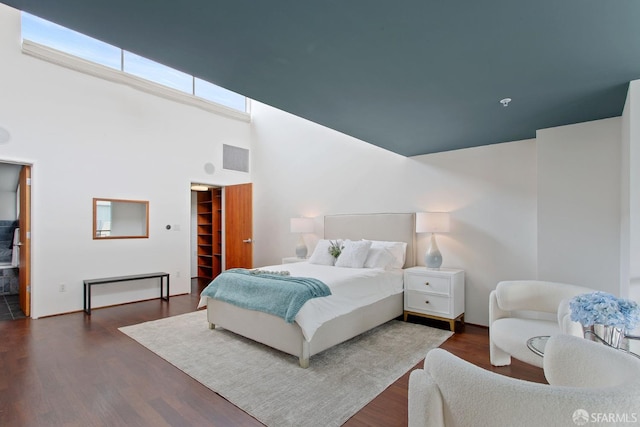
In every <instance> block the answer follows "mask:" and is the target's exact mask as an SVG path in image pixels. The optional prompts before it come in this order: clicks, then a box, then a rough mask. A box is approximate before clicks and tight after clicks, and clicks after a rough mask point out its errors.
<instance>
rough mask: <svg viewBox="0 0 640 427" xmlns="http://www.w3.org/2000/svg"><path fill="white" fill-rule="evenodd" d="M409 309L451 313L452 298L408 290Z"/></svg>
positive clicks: (438, 313)
mask: <svg viewBox="0 0 640 427" xmlns="http://www.w3.org/2000/svg"><path fill="white" fill-rule="evenodd" d="M407 310H415V311H418V312H423V313H431V314H435V315H439V316H443V317H444V316H447V315H451V298H449V297H446V296H439V295H433V294H425V293H423V292H416V291H407Z"/></svg>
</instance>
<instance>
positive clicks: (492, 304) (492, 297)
mask: <svg viewBox="0 0 640 427" xmlns="http://www.w3.org/2000/svg"><path fill="white" fill-rule="evenodd" d="M504 317H511V313H510V312H509V311H505V310H502V309H501V308H500V306H499V305H498V295H497V293H496V291H495V290H493V291H491V293H490V294H489V327H491V324H492V323H493V322H494V321H495V320H498V319H502V318H504Z"/></svg>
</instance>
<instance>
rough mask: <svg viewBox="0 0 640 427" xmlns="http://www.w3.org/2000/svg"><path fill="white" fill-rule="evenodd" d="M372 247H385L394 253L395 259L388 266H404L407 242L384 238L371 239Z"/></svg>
mask: <svg viewBox="0 0 640 427" xmlns="http://www.w3.org/2000/svg"><path fill="white" fill-rule="evenodd" d="M370 242H371V247H372V248H385V249H387V250H388V251H389V252H391V254H392V255H393V258H394V261H393V262H392V263H391V264H390V265H388V266H387V268H402V267H404V261H405V256H406V253H407V244H406V243H405V242H387V241H384V240H370Z"/></svg>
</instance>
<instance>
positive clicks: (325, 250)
mask: <svg viewBox="0 0 640 427" xmlns="http://www.w3.org/2000/svg"><path fill="white" fill-rule="evenodd" d="M329 246H331V242H330V241H329V240H325V239H322V240H319V241H318V244H317V245H316V248H315V249H314V250H313V253H312V254H311V256H310V257H309V263H310V264H319V265H333V264H334V263H335V262H336V259H335V258H334V257H333V255H331V254H330V253H329Z"/></svg>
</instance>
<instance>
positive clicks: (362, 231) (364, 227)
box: [324, 213, 416, 268]
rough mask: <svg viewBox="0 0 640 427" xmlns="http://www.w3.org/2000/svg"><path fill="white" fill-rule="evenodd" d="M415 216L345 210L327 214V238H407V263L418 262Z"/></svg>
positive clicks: (389, 239)
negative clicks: (335, 213)
mask: <svg viewBox="0 0 640 427" xmlns="http://www.w3.org/2000/svg"><path fill="white" fill-rule="evenodd" d="M415 236H416V219H415V214H413V213H389V214H346V215H326V216H325V217H324V238H325V239H351V240H360V239H368V240H387V241H391V242H406V243H407V254H406V258H405V263H404V267H405V268H408V267H413V266H415V265H416V252H415V251H416V242H415Z"/></svg>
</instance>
